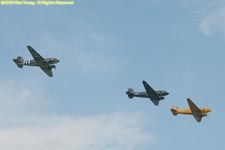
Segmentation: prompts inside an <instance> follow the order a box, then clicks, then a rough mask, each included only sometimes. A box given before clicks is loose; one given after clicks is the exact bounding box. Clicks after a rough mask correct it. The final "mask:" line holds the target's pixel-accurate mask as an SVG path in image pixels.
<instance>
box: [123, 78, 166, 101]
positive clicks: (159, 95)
mask: <svg viewBox="0 0 225 150" xmlns="http://www.w3.org/2000/svg"><path fill="white" fill-rule="evenodd" d="M143 85H144V88H145V91H146V92H135V91H134V90H133V89H132V88H129V89H128V91H127V92H126V94H127V95H128V97H129V98H133V97H141V98H149V99H150V100H151V101H152V102H153V104H155V105H159V101H160V100H163V99H164V96H166V95H168V94H169V93H168V92H167V91H164V90H159V91H155V90H154V89H153V88H152V87H151V86H150V85H149V84H148V83H147V82H146V81H143Z"/></svg>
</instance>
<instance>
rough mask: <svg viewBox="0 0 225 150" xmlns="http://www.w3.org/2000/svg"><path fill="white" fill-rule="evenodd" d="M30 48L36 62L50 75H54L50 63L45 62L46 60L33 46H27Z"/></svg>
mask: <svg viewBox="0 0 225 150" xmlns="http://www.w3.org/2000/svg"><path fill="white" fill-rule="evenodd" d="M27 48H28V50H29V51H30V53H31V55H32V57H33V58H34V60H35V62H36V63H37V64H38V65H39V67H40V68H41V69H42V70H43V71H44V72H45V73H46V74H47V75H48V76H49V77H53V74H52V69H50V68H49V64H48V63H43V60H45V59H44V58H43V57H42V56H41V55H40V54H39V53H38V52H36V51H35V50H34V49H33V48H32V47H31V46H29V45H28V46H27Z"/></svg>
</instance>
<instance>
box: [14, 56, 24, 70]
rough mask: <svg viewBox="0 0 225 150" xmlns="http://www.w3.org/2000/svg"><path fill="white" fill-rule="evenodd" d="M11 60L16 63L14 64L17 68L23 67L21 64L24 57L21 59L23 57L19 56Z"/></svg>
mask: <svg viewBox="0 0 225 150" xmlns="http://www.w3.org/2000/svg"><path fill="white" fill-rule="evenodd" d="M13 61H14V62H15V63H16V65H17V66H18V67H19V68H23V65H24V59H23V57H21V56H19V57H17V58H16V59H13Z"/></svg>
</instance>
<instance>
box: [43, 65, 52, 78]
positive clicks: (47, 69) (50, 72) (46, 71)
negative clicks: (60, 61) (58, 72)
mask: <svg viewBox="0 0 225 150" xmlns="http://www.w3.org/2000/svg"><path fill="white" fill-rule="evenodd" d="M40 68H41V69H42V70H43V71H44V72H45V73H46V74H47V75H48V76H49V77H53V74H52V69H49V68H43V67H40Z"/></svg>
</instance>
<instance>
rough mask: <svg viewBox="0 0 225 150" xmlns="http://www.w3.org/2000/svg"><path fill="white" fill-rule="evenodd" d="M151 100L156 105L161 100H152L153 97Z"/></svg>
mask: <svg viewBox="0 0 225 150" xmlns="http://www.w3.org/2000/svg"><path fill="white" fill-rule="evenodd" d="M151 101H152V103H153V104H154V105H159V100H152V99H151Z"/></svg>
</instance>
